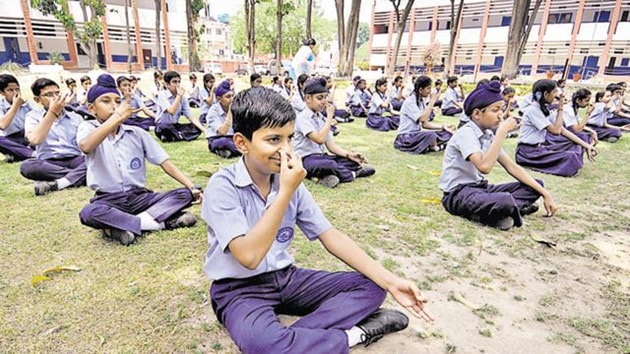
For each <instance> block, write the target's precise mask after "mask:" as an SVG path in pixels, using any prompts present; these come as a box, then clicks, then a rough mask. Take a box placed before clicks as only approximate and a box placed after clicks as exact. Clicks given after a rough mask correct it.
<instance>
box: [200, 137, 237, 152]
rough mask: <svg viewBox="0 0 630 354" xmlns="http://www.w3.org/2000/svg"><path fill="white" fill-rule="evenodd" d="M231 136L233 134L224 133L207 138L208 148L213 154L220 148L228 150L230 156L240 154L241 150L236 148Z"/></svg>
mask: <svg viewBox="0 0 630 354" xmlns="http://www.w3.org/2000/svg"><path fill="white" fill-rule="evenodd" d="M232 137H233V135H224V136H213V137H212V138H208V149H209V150H210V152H212V153H215V154H218V152H219V151H220V150H228V151H229V152H231V153H232V156H241V152H240V151H239V150H238V149H237V148H236V144H234V139H232Z"/></svg>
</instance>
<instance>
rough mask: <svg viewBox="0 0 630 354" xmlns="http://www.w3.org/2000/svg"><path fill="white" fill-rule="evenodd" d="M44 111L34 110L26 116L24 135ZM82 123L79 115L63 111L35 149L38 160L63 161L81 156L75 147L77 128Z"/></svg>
mask: <svg viewBox="0 0 630 354" xmlns="http://www.w3.org/2000/svg"><path fill="white" fill-rule="evenodd" d="M45 114H46V111H44V109H43V108H39V109H34V110H32V111H30V112H28V113H27V114H26V119H25V120H24V134H25V135H26V134H28V133H29V132H30V131H31V130H33V129H35V127H37V125H38V124H39V123H41V121H42V119H44V115H45ZM81 122H83V118H81V116H80V115H78V114H76V113H73V112H68V111H66V110H63V113H62V114H61V116H60V117H59V118H57V119H55V121H54V122H53V123H52V125H51V126H50V130H49V131H48V134H47V135H46V138H45V139H44V141H42V142H41V143H40V144H39V145H37V146H36V147H35V154H36V156H37V158H38V159H44V160H47V159H63V158H68V157H74V156H79V155H81V150H80V149H79V145H77V128H78V127H79V124H81Z"/></svg>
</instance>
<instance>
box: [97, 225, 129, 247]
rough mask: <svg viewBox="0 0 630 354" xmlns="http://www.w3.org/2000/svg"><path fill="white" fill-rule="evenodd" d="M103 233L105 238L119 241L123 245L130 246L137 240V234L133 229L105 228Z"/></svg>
mask: <svg viewBox="0 0 630 354" xmlns="http://www.w3.org/2000/svg"><path fill="white" fill-rule="evenodd" d="M101 234H102V235H103V237H104V238H108V239H111V240H115V241H118V242H120V244H121V245H123V246H129V245H130V244H132V243H133V242H134V241H135V240H136V235H134V234H133V232H131V231H125V230H119V229H103V230H101Z"/></svg>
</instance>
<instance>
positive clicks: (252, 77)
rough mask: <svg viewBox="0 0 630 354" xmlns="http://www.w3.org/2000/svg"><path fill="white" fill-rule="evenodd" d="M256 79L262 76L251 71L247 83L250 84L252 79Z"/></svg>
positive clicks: (252, 81)
mask: <svg viewBox="0 0 630 354" xmlns="http://www.w3.org/2000/svg"><path fill="white" fill-rule="evenodd" d="M258 79H262V76H260V74H259V73H253V74H251V75H249V83H250V84H252V83H254V81H256V80H258Z"/></svg>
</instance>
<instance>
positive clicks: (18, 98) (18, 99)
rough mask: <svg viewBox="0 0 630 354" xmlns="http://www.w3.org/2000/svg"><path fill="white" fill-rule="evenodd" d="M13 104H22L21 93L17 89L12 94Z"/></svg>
mask: <svg viewBox="0 0 630 354" xmlns="http://www.w3.org/2000/svg"><path fill="white" fill-rule="evenodd" d="M13 104H15V105H18V106H21V105H23V104H24V98H23V97H22V93H21V92H20V91H17V92H16V93H15V95H14V96H13Z"/></svg>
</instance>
